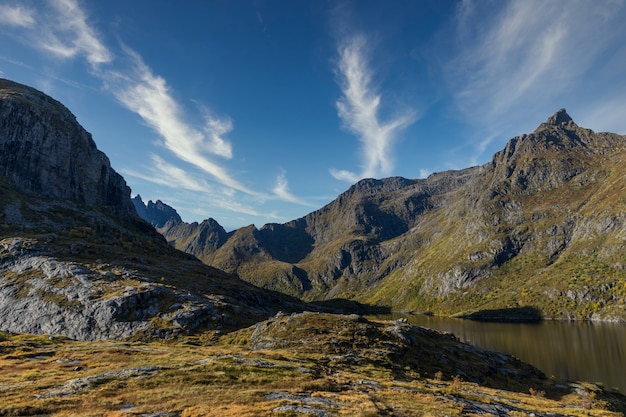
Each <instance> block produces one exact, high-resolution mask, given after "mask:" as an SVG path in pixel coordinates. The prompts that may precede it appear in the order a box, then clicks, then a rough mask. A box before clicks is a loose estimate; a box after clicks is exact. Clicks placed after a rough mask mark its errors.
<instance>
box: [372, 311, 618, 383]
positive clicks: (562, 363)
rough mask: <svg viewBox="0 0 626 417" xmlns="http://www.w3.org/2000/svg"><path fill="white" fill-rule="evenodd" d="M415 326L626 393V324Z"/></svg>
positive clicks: (426, 321) (438, 320)
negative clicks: (442, 332) (446, 333)
mask: <svg viewBox="0 0 626 417" xmlns="http://www.w3.org/2000/svg"><path fill="white" fill-rule="evenodd" d="M399 317H406V318H407V319H408V320H409V321H410V322H411V323H413V324H415V325H418V326H423V327H428V328H431V329H434V330H439V331H444V332H450V333H453V334H455V335H456V336H457V337H458V338H459V339H461V340H462V341H464V342H468V343H471V344H473V345H476V346H480V347H483V348H486V349H491V350H496V351H500V352H506V353H509V354H511V355H514V356H517V357H518V358H520V359H521V360H523V361H524V362H528V363H531V364H533V365H535V366H536V367H537V368H539V369H541V370H542V371H543V372H544V373H545V374H546V375H547V376H552V375H554V376H555V377H556V378H559V379H567V380H572V381H576V380H580V381H589V382H602V383H603V384H604V386H605V387H607V388H618V389H619V390H620V391H621V392H623V393H626V325H624V324H619V323H591V322H563V321H542V322H539V323H492V322H489V323H487V322H476V321H471V320H461V319H450V318H442V317H431V316H422V315H406V316H400V315H394V316H386V317H380V318H384V319H390V318H392V319H396V318H399Z"/></svg>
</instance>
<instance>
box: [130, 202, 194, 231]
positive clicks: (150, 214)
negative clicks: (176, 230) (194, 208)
mask: <svg viewBox="0 0 626 417" xmlns="http://www.w3.org/2000/svg"><path fill="white" fill-rule="evenodd" d="M132 202H133V205H134V206H135V210H137V214H138V215H139V217H141V218H142V219H144V220H145V221H147V222H148V223H150V224H151V225H152V226H154V227H155V228H160V227H163V226H165V224H166V223H167V222H168V221H170V220H171V221H173V222H174V223H181V222H182V221H183V220H182V219H181V218H180V216H179V214H178V213H177V212H176V210H175V209H174V208H173V207H171V206H168V205H167V204H165V203H164V202H162V201H161V200H157V202H156V203H153V202H152V200H150V201H148V204H145V203H144V202H143V200H142V199H141V196H140V195H139V194H137V195H136V196H135V197H133V199H132Z"/></svg>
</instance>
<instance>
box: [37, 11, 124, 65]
mask: <svg viewBox="0 0 626 417" xmlns="http://www.w3.org/2000/svg"><path fill="white" fill-rule="evenodd" d="M50 4H51V5H52V7H53V8H54V10H55V11H56V12H57V15H56V16H54V17H53V19H46V21H39V22H38V24H41V25H43V30H42V31H41V35H42V36H40V37H39V39H38V44H39V47H40V48H42V49H44V50H46V51H49V52H52V53H53V54H54V55H57V56H60V57H62V58H73V57H75V56H76V55H79V54H82V55H85V57H86V59H87V62H89V63H90V64H91V65H92V66H97V65H100V64H104V63H108V62H111V60H112V59H113V55H112V54H111V52H110V51H109V50H108V49H107V48H106V47H105V46H104V44H103V43H102V42H101V41H100V39H99V38H98V34H97V33H96V31H95V30H94V29H93V28H92V27H91V26H89V24H88V23H87V16H85V13H84V12H83V10H82V9H81V8H80V7H79V5H78V3H77V2H76V1H75V0H53V1H50Z"/></svg>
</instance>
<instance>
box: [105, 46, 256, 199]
mask: <svg viewBox="0 0 626 417" xmlns="http://www.w3.org/2000/svg"><path fill="white" fill-rule="evenodd" d="M124 49H125V51H126V53H127V54H128V55H129V56H130V57H131V61H132V62H133V70H132V72H131V73H130V74H124V75H122V74H119V73H118V74H117V76H116V77H110V79H109V80H108V82H109V85H110V87H111V88H112V92H113V94H114V95H115V96H116V98H117V99H118V100H119V101H120V103H122V104H123V105H124V106H125V107H126V108H128V109H129V110H131V111H133V112H135V113H137V114H138V115H139V116H140V117H141V118H142V119H143V120H144V121H145V122H146V123H147V125H148V126H150V127H151V128H152V129H154V130H155V131H156V132H157V133H158V134H159V135H160V136H161V137H162V138H163V140H164V142H163V144H164V146H165V147H166V148H167V149H168V150H170V151H171V152H173V153H174V155H176V156H177V157H178V158H180V159H181V160H183V161H185V162H187V163H190V164H192V165H194V166H196V167H198V168H200V169H201V170H203V171H204V172H206V173H208V174H210V175H211V176H213V177H214V178H215V179H216V180H217V181H219V182H220V183H221V184H223V185H226V186H228V187H231V188H233V189H235V190H237V191H240V192H243V193H245V194H249V195H259V193H258V192H256V191H253V190H251V189H249V188H248V187H246V186H244V185H243V184H242V183H240V182H239V181H237V180H236V179H234V178H233V177H232V176H231V175H230V174H229V173H228V172H227V170H226V169H225V168H224V167H223V166H221V165H219V164H217V163H215V162H214V161H213V160H211V159H210V158H209V157H208V155H207V153H210V154H213V155H217V156H222V157H232V151H231V147H230V143H228V142H227V141H226V140H225V139H224V138H223V137H222V136H223V135H224V134H225V133H227V132H229V131H230V130H232V123H231V121H230V120H229V119H224V120H221V119H217V118H211V117H210V116H207V120H206V125H205V128H204V132H203V131H201V130H199V129H197V128H195V127H193V126H192V125H191V124H189V123H187V122H185V121H184V120H183V117H182V112H181V110H180V105H179V104H178V102H177V101H176V100H175V99H174V98H173V97H172V95H171V93H170V90H169V87H168V86H167V83H166V81H165V79H163V78H162V77H160V76H158V75H155V74H153V73H152V70H151V69H150V68H149V67H148V66H147V65H146V64H145V63H144V62H143V60H142V58H141V57H140V56H139V54H137V53H136V52H134V51H132V50H130V49H129V48H124Z"/></svg>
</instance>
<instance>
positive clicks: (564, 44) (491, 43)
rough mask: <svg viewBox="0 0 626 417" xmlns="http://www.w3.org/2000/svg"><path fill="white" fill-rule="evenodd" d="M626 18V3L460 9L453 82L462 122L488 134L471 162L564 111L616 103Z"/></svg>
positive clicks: (565, 1)
mask: <svg viewBox="0 0 626 417" xmlns="http://www.w3.org/2000/svg"><path fill="white" fill-rule="evenodd" d="M625 12H626V10H625V2H624V1H623V0H617V1H603V2H589V1H585V0H553V1H542V0H525V1H511V0H508V1H475V0H464V1H463V2H462V3H460V5H459V7H458V8H457V15H456V20H455V26H454V29H453V30H455V31H456V35H457V36H456V42H457V43H456V47H455V48H453V49H452V55H451V56H450V57H449V61H448V65H447V66H446V71H445V75H446V77H447V81H448V86H449V88H450V91H451V92H452V94H453V97H454V103H455V105H456V107H457V108H458V109H459V110H460V113H459V114H460V117H461V118H462V119H464V120H465V121H466V123H468V124H470V125H474V126H479V129H480V131H479V132H477V134H475V135H473V139H472V142H473V147H474V149H475V154H474V155H470V156H469V158H470V160H471V161H477V160H478V159H481V155H482V154H483V153H485V152H486V151H487V150H488V149H489V146H490V144H491V143H492V142H495V140H496V139H498V140H506V139H508V138H510V137H511V136H513V135H515V134H519V133H522V132H528V131H532V129H534V128H535V127H536V125H537V124H538V123H539V122H540V121H542V120H545V118H547V117H548V116H549V115H550V114H552V113H553V112H554V111H556V110H558V109H559V108H562V107H566V108H567V109H568V110H570V111H571V110H572V109H573V108H577V110H579V111H580V110H582V109H583V108H586V107H589V106H588V103H592V102H593V103H595V104H594V105H596V106H598V105H600V106H601V104H602V103H603V102H605V101H607V100H608V99H609V98H611V99H613V98H615V97H614V96H615V86H616V85H621V84H622V81H623V80H622V79H623V74H624V71H626V61H624V60H623V59H614V57H615V56H616V55H617V54H619V51H620V50H623V49H622V45H623V40H624V37H625V36H626V26H625V25H624V24H623V22H624V19H625V18H626V15H625ZM448 49H449V48H448ZM440 53H443V52H441V51H440ZM609 67H611V68H613V69H614V70H613V71H610V70H607V68H609ZM625 99H626V98H625ZM621 101H622V102H624V101H626V100H621ZM598 103H600V104H598Z"/></svg>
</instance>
